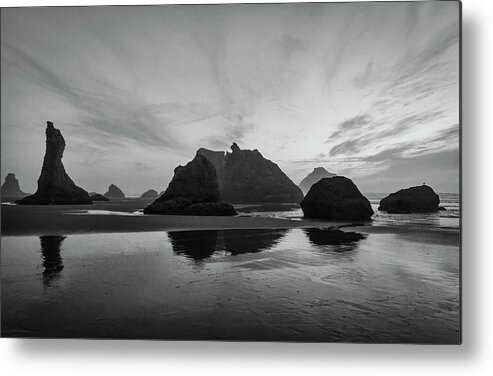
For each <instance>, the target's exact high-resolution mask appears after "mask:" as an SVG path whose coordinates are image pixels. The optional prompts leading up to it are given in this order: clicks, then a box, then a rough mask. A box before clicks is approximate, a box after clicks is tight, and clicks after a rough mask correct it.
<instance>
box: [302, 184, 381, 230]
mask: <svg viewBox="0 0 493 376" xmlns="http://www.w3.org/2000/svg"><path fill="white" fill-rule="evenodd" d="M300 206H301V209H302V210H303V213H304V215H305V217H306V218H312V219H328V220H344V221H352V220H357V221H367V220H370V219H371V216H372V215H373V210H372V208H371V205H370V201H368V199H367V198H366V197H365V196H363V195H362V194H361V192H360V191H359V189H358V187H356V185H355V184H354V183H353V182H352V181H351V179H348V178H346V177H344V176H334V177H332V178H323V179H321V180H319V181H318V182H317V183H315V184H313V185H312V187H311V188H310V190H309V191H308V193H307V194H306V196H305V198H304V199H303V201H301V203H300Z"/></svg>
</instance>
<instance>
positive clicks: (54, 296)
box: [0, 199, 460, 344]
mask: <svg viewBox="0 0 493 376" xmlns="http://www.w3.org/2000/svg"><path fill="white" fill-rule="evenodd" d="M147 202H149V201H147ZM145 205H146V200H139V199H128V200H119V201H113V202H105V203H96V204H94V205H88V206H13V205H2V239H1V249H2V252H1V265H0V266H1V277H2V296H1V299H2V300H1V303H2V305H1V309H2V336H6V337H41V338H46V337H50V338H51V337H59V338H123V339H132V338H139V339H176V340H192V339H193V340H199V339H200V340H247V341H308V342H363V343H374V342H376V343H396V342H399V343H430V344H437V343H440V344H445V343H446V344H456V343H460V295H459V283H460V266H459V259H460V232H459V230H458V229H448V228H443V229H441V228H436V227H430V226H421V227H416V226H414V227H413V226H407V225H406V226H387V225H377V226H375V225H373V226H372V225H371V224H365V225H363V226H362V225H361V224H350V223H341V222H325V221H309V220H304V219H303V220H302V219H299V218H293V219H279V218H268V217H265V218H264V217H251V216H242V215H244V214H242V213H240V215H238V216H235V217H187V216H155V215H142V214H141V213H140V212H139V210H141V209H142V208H143V207H144V206H145ZM270 209H272V208H270ZM281 209H282V208H281ZM242 210H245V212H244V213H247V212H248V210H250V209H249V208H242ZM253 210H255V211H257V210H258V209H257V208H255V209H253ZM276 210H278V209H277V208H274V211H276ZM87 212H89V213H93V214H86V213H87ZM336 228H339V229H340V230H342V231H343V232H341V231H334V229H336ZM177 230H186V231H177Z"/></svg>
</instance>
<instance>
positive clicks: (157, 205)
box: [144, 154, 236, 216]
mask: <svg viewBox="0 0 493 376" xmlns="http://www.w3.org/2000/svg"><path fill="white" fill-rule="evenodd" d="M174 172H175V174H174V176H173V179H172V180H171V182H170V183H169V186H168V188H167V189H166V191H165V192H164V194H163V195H161V196H160V197H159V198H157V199H156V200H155V201H154V202H153V203H152V204H150V205H149V206H147V207H146V208H145V209H144V213H145V214H175V215H220V216H224V215H235V214H236V211H235V210H234V208H233V206H232V205H230V204H228V203H225V202H219V198H220V195H219V186H218V182H217V176H216V171H215V169H214V166H213V165H212V164H211V163H210V162H209V161H208V160H207V159H206V158H205V157H204V156H202V155H198V154H197V155H196V156H195V158H194V159H193V160H192V161H191V162H189V163H187V164H186V165H185V166H178V167H177V168H175V171H174Z"/></svg>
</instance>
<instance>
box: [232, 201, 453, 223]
mask: <svg viewBox="0 0 493 376" xmlns="http://www.w3.org/2000/svg"><path fill="white" fill-rule="evenodd" d="M387 195H388V194H385V193H364V196H365V197H366V198H367V199H368V200H369V201H370V204H371V206H372V209H373V211H374V212H375V214H374V215H373V217H372V226H377V227H384V226H385V227H386V226H397V227H407V228H410V227H411V228H416V229H419V228H424V227H425V228H428V229H429V228H435V229H438V230H443V231H447V230H451V231H458V230H459V225H460V197H459V195H458V194H454V193H439V194H438V195H439V196H440V206H442V207H444V208H445V209H446V210H444V211H439V212H438V213H419V214H388V213H386V212H381V211H379V210H378V206H379V204H380V200H381V199H382V198H384V197H386V196H387ZM237 210H238V212H239V214H240V215H245V216H253V217H272V218H289V219H291V220H301V219H302V218H303V211H302V210H301V208H300V207H299V205H294V204H277V205H274V204H271V205H260V204H259V205H251V206H247V205H244V206H239V207H238V208H237Z"/></svg>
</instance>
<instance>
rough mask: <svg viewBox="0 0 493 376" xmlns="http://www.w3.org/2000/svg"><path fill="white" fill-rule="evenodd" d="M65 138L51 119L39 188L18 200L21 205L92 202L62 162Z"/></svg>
mask: <svg viewBox="0 0 493 376" xmlns="http://www.w3.org/2000/svg"><path fill="white" fill-rule="evenodd" d="M64 150H65V140H64V139H63V136H62V133H61V132H60V131H59V130H58V129H56V128H55V127H54V126H53V123H52V122H51V121H48V122H47V126H46V152H45V156H44V160H43V167H42V169H41V175H40V176H39V179H38V190H37V191H36V193H34V194H33V195H31V196H27V197H24V198H22V199H20V200H17V201H16V202H17V203H18V204H21V205H84V204H92V201H91V198H90V197H89V194H88V193H87V192H86V191H85V190H83V189H82V188H80V187H78V186H76V185H75V183H74V182H73V181H72V179H70V177H69V176H68V175H67V173H66V172H65V168H64V167H63V164H62V157H63V151H64Z"/></svg>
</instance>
